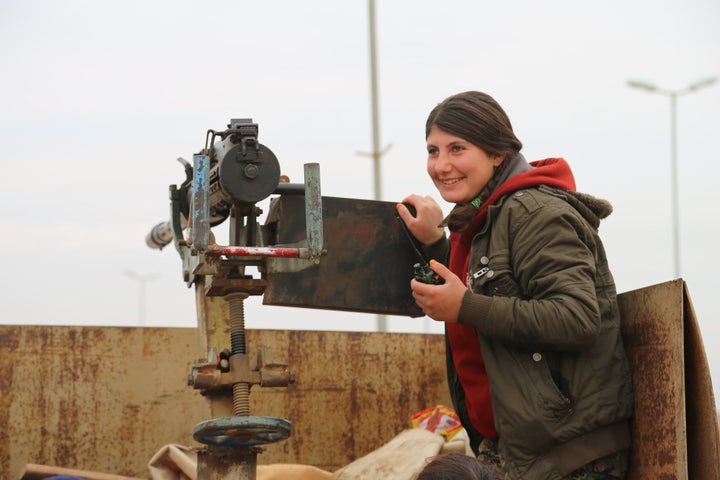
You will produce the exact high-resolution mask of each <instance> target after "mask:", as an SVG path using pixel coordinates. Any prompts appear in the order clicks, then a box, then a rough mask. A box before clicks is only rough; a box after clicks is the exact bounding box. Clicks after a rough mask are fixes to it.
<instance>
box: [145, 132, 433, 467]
mask: <svg viewBox="0 0 720 480" xmlns="http://www.w3.org/2000/svg"><path fill="white" fill-rule="evenodd" d="M179 160H180V161H181V163H182V164H183V165H184V167H185V174H186V178H185V181H184V182H183V183H182V184H181V185H180V187H177V186H176V185H171V186H170V220H169V221H167V222H162V223H160V224H158V225H156V226H155V227H153V228H152V230H151V231H150V233H149V234H148V235H147V237H146V243H147V244H148V246H150V247H151V248H157V249H162V248H163V247H164V246H166V245H168V244H169V243H170V242H173V244H174V246H175V248H176V250H177V251H178V253H179V254H180V258H181V260H182V274H183V279H184V281H185V282H186V284H187V285H188V287H190V286H193V285H194V286H195V290H196V301H197V302H198V303H200V302H202V301H204V299H206V298H208V297H212V298H222V299H223V300H224V301H226V302H227V304H228V306H229V318H228V319H226V320H227V322H228V324H229V330H230V343H231V345H230V348H223V349H219V348H217V347H216V346H213V347H211V348H209V350H210V351H209V352H208V355H207V358H206V359H203V360H202V361H199V362H198V363H197V364H195V365H193V366H192V371H191V373H190V375H189V376H188V384H189V385H191V386H193V387H194V388H195V389H198V390H200V391H201V392H202V393H203V395H205V396H206V397H207V398H209V399H211V401H213V400H227V399H229V398H231V400H232V409H231V411H232V414H231V415H230V416H221V417H218V418H211V419H208V420H206V421H204V422H201V423H200V424H198V425H197V426H196V427H195V430H194V434H193V436H194V438H195V439H196V440H197V441H198V442H200V443H202V444H204V445H205V446H206V448H205V449H204V450H202V451H201V452H199V455H198V470H197V473H198V479H200V480H204V479H231V478H233V479H234V478H240V479H254V478H255V470H256V463H257V454H258V452H259V451H260V450H261V448H260V446H261V445H263V444H268V443H272V442H277V441H281V440H284V439H287V438H288V437H289V436H290V434H291V430H292V427H291V424H290V421H289V420H286V419H281V418H274V417H258V416H252V415H250V406H249V405H250V402H249V395H250V389H251V387H252V386H254V385H260V386H262V387H278V386H288V385H289V384H291V383H293V382H294V374H293V372H291V371H290V369H289V367H288V365H287V364H284V363H282V362H277V361H274V360H272V359H271V358H270V355H269V352H268V351H267V348H266V347H262V348H261V349H260V351H258V352H256V353H255V354H254V355H251V354H250V353H249V352H247V348H246V343H245V316H244V301H245V300H246V299H247V298H248V297H249V296H250V295H264V297H263V303H264V304H269V305H285V306H295V307H306V308H321V309H333V310H345V311H357V312H368V313H384V314H395V315H408V316H420V315H422V312H421V311H420V310H419V309H418V307H417V306H416V305H415V303H414V301H413V300H412V297H411V295H410V287H409V282H410V278H412V276H413V264H414V263H416V259H415V257H414V256H413V255H414V252H413V249H412V248H411V245H410V243H408V238H407V236H405V233H404V232H403V231H402V229H401V227H400V223H401V222H397V221H396V220H397V219H396V213H395V204H394V203H390V202H379V201H367V200H357V199H345V198H333V197H322V196H321V192H320V171H319V165H318V164H316V163H311V164H306V165H305V166H304V176H305V178H304V183H302V184H293V183H290V182H289V179H287V178H285V177H283V176H282V175H281V174H280V166H279V163H278V159H277V157H276V156H275V154H274V153H273V152H272V151H271V150H270V149H269V148H268V147H266V146H265V145H263V144H261V143H260V142H259V141H258V125H257V124H256V123H253V122H252V120H251V119H233V120H231V121H230V123H229V124H228V126H227V129H225V130H223V131H215V130H208V132H207V134H206V138H205V146H204V148H203V149H202V151H200V152H199V153H197V154H195V155H194V156H193V163H192V164H190V163H189V162H187V161H185V160H182V159H179ZM271 195H276V196H275V197H273V198H271V199H270V206H269V211H268V215H267V217H266V221H265V223H264V224H262V225H261V224H260V222H259V220H258V219H259V217H260V216H261V214H262V213H263V212H262V210H261V209H260V208H259V207H258V206H257V204H258V202H260V201H263V200H265V199H267V198H269V197H270V196H271ZM228 219H229V222H230V223H229V241H228V243H227V244H225V245H222V244H218V243H217V242H216V240H215V235H214V233H213V230H212V229H213V227H215V226H217V225H220V224H221V223H223V222H224V221H226V220H228ZM328 234H329V235H328ZM251 268H256V269H257V272H259V277H254V276H253V275H252V274H249V270H250V269H251ZM223 320H225V319H223ZM198 323H199V326H200V327H201V328H202V324H201V322H200V321H199V322H198ZM200 334H201V335H207V332H202V331H201V332H200ZM218 350H219V351H218Z"/></svg>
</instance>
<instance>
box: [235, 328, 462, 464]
mask: <svg viewBox="0 0 720 480" xmlns="http://www.w3.org/2000/svg"><path fill="white" fill-rule="evenodd" d="M248 333H249V334H250V335H249V336H248V351H254V350H256V349H257V348H259V345H260V342H262V343H263V344H267V345H268V346H269V347H270V349H271V352H272V354H273V356H275V354H276V353H277V356H278V357H279V358H280V357H281V356H282V355H283V352H289V357H288V358H287V362H288V363H289V364H290V368H291V369H292V370H294V371H295V373H296V377H297V380H296V383H295V384H294V385H291V386H289V387H288V388H287V391H286V392H284V391H283V390H284V389H277V388H271V389H260V390H259V391H258V390H253V393H252V395H251V397H250V398H251V412H252V415H268V416H277V417H281V418H287V419H289V420H290V421H291V422H292V424H293V433H292V435H291V436H290V438H289V439H288V440H286V441H284V442H280V443H278V444H273V445H268V446H267V447H266V451H265V453H263V454H262V455H260V457H259V463H273V462H285V463H303V464H309V465H314V466H316V467H319V468H322V469H324V470H329V471H333V470H335V469H337V468H339V467H342V466H344V465H346V464H348V463H350V462H351V461H353V460H355V459H357V458H359V457H361V456H363V455H366V454H367V453H369V452H371V451H373V450H375V449H377V448H379V447H381V446H382V445H383V444H384V443H386V442H388V441H389V440H390V439H392V438H393V437H394V436H395V435H397V434H398V433H399V432H401V431H402V430H404V429H406V428H409V427H410V415H412V414H413V413H415V412H417V411H419V410H421V409H424V408H427V407H429V406H434V405H437V404H445V405H449V404H450V396H449V392H448V388H447V381H446V378H445V343H444V337H443V336H442V335H424V334H398V333H353V332H351V333H347V332H302V331H267V330H265V331H262V332H257V331H249V332H248Z"/></svg>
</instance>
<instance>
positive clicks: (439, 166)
mask: <svg viewBox="0 0 720 480" xmlns="http://www.w3.org/2000/svg"><path fill="white" fill-rule="evenodd" d="M434 167H435V171H436V172H438V173H445V172H448V171H450V169H451V168H452V165H451V163H450V159H449V158H448V156H447V155H446V154H444V153H439V154H438V155H437V158H436V159H435V165H434Z"/></svg>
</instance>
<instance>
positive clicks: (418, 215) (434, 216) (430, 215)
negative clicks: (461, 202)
mask: <svg viewBox="0 0 720 480" xmlns="http://www.w3.org/2000/svg"><path fill="white" fill-rule="evenodd" d="M403 203H408V204H410V205H412V206H413V207H415V216H413V214H412V213H410V210H408V208H407V207H406V206H405V205H403V204H402V203H398V204H397V211H398V215H400V218H401V219H402V221H403V222H405V225H406V226H407V228H408V230H410V233H412V234H413V236H414V237H415V238H417V239H418V241H419V242H420V243H422V244H424V245H430V244H431V243H435V242H436V241H438V240H440V238H441V237H442V236H443V235H444V229H443V228H442V227H439V226H438V225H440V223H441V222H442V220H443V212H442V209H441V208H440V205H438V204H437V202H436V201H435V200H434V199H433V198H432V197H430V196H425V197H423V196H420V195H415V194H412V195H408V196H407V197H405V198H404V199H403Z"/></svg>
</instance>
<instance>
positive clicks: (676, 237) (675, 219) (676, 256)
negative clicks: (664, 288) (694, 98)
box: [628, 77, 717, 278]
mask: <svg viewBox="0 0 720 480" xmlns="http://www.w3.org/2000/svg"><path fill="white" fill-rule="evenodd" d="M716 81H717V77H709V78H704V79H702V80H698V81H696V82H693V83H691V84H690V85H688V86H687V87H685V88H681V89H678V90H665V89H662V88H658V87H657V86H656V85H655V84H652V83H649V82H645V81H642V80H628V86H630V87H632V88H639V89H641V90H646V91H648V92H650V93H657V94H660V95H664V96H666V97H668V98H670V177H671V182H672V186H671V196H672V223H673V262H674V274H675V278H680V207H679V200H678V196H679V195H678V165H677V119H676V117H677V105H676V104H677V98H678V97H679V96H681V95H685V94H687V93H692V92H695V91H697V90H699V89H701V88H703V87H708V86H710V85H712V84H714V83H715V82H716Z"/></svg>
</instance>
